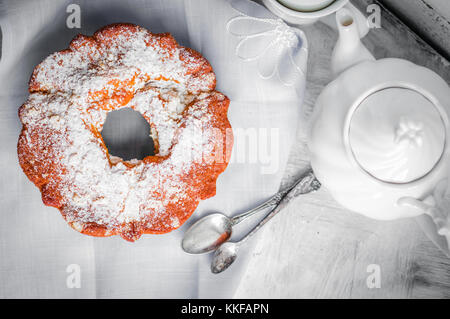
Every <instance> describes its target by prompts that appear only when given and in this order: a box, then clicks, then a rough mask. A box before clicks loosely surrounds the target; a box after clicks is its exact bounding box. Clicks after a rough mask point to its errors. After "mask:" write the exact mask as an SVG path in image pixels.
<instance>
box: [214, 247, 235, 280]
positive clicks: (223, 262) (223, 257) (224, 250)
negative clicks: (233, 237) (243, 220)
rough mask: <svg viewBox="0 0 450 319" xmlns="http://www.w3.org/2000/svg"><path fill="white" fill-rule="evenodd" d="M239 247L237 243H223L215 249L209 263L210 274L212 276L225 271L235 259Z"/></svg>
mask: <svg viewBox="0 0 450 319" xmlns="http://www.w3.org/2000/svg"><path fill="white" fill-rule="evenodd" d="M238 248H239V245H238V244H237V243H232V242H228V243H224V244H223V245H222V246H220V247H219V248H217V250H216V251H215V253H214V258H213V260H212V263H211V272H212V273H214V274H218V273H221V272H222V271H224V270H225V269H227V268H228V267H229V266H230V265H231V264H232V263H233V262H234V261H235V260H236V258H237V252H238Z"/></svg>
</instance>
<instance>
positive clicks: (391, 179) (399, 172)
mask: <svg viewBox="0 0 450 319" xmlns="http://www.w3.org/2000/svg"><path fill="white" fill-rule="evenodd" d="M445 132H446V131H445V124H444V121H443V119H442V117H441V114H440V112H439V110H438V109H437V108H436V106H435V105H434V103H433V102H432V101H430V100H429V99H428V98H426V97H425V96H424V95H422V94H421V93H420V92H418V91H416V90H413V89H409V88H401V87H389V88H385V89H382V90H379V91H377V92H375V93H372V94H371V95H369V96H368V97H366V98H365V99H364V100H363V101H362V102H361V103H360V104H359V105H358V106H357V107H356V109H355V111H354V113H353V115H352V117H351V120H350V125H349V131H348V142H349V146H350V150H351V153H352V155H353V157H354V159H355V160H356V163H357V164H358V165H359V166H360V167H361V168H362V169H363V170H364V171H365V172H366V173H368V174H370V175H372V176H373V177H375V178H377V179H379V180H381V181H383V182H388V183H409V182H412V181H415V180H418V179H420V178H422V177H424V176H425V175H427V174H428V173H429V172H430V171H431V170H432V169H433V168H434V167H435V165H436V164H437V163H438V162H439V160H440V158H441V156H442V154H443V152H444V148H445V135H446V133H445Z"/></svg>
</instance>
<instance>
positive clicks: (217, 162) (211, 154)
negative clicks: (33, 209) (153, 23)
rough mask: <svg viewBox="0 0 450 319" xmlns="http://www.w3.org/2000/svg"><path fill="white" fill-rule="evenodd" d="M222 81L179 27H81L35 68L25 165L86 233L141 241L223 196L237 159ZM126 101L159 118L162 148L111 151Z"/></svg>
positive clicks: (26, 112)
mask: <svg viewBox="0 0 450 319" xmlns="http://www.w3.org/2000/svg"><path fill="white" fill-rule="evenodd" d="M215 84H216V80H215V75H214V73H213V70H212V68H211V66H210V64H209V63H208V61H207V60H206V59H205V58H203V57H202V56H201V55H200V54H199V53H198V52H196V51H194V50H192V49H189V48H185V47H182V46H180V45H178V44H177V43H176V41H175V40H174V38H173V37H172V36H171V35H170V34H152V33H150V32H149V31H147V30H146V29H144V28H142V27H139V26H136V25H131V24H114V25H110V26H106V27H104V28H102V29H100V30H98V31H97V32H95V33H94V35H93V36H92V37H89V36H84V35H78V36H77V37H75V38H74V39H73V40H72V42H71V43H70V46H69V48H68V49H66V50H63V51H60V52H56V53H54V54H52V55H50V56H49V57H47V58H46V59H45V60H44V61H43V62H42V63H40V64H39V65H38V66H36V68H35V69H34V71H33V74H32V76H31V79H30V83H29V91H30V96H29V98H28V100H27V101H26V102H25V103H24V104H23V105H22V106H21V107H20V109H19V117H20V119H21V122H22V124H23V127H22V131H21V134H20V137H19V141H18V156H19V163H20V165H21V167H22V169H23V171H24V173H25V174H26V176H27V177H28V178H29V179H30V180H31V181H32V182H33V183H34V184H35V185H36V186H37V187H38V188H39V189H40V191H41V193H42V200H43V202H44V204H45V205H49V206H53V207H56V208H58V209H59V210H60V211H61V214H62V215H63V217H64V218H65V219H66V221H67V222H68V223H69V224H70V225H71V226H72V227H73V228H74V229H76V230H77V231H79V232H81V233H83V234H87V235H91V236H100V237H104V236H111V235H120V236H122V237H123V238H124V239H126V240H129V241H135V240H137V239H138V238H139V237H140V236H141V235H142V234H144V233H145V234H162V233H167V232H170V231H171V230H173V229H176V228H178V227H179V226H181V225H182V224H183V223H184V222H185V221H186V220H187V219H188V218H189V217H190V216H191V214H192V213H193V212H194V210H195V209H196V207H197V205H198V203H199V201H200V200H203V199H206V198H209V197H211V196H214V195H215V187H216V179H217V177H218V176H219V174H221V173H222V172H223V171H224V170H225V168H226V166H227V165H228V162H229V159H230V153H231V147H232V141H233V138H232V131H231V126H230V124H229V122H228V119H227V110H228V106H229V100H228V98H227V97H226V96H224V95H223V94H221V93H220V92H217V91H215V90H214V88H215ZM122 107H130V108H133V109H134V110H136V111H138V112H140V113H141V114H142V115H143V116H144V118H145V119H146V120H147V121H148V122H149V123H150V126H151V129H152V132H153V133H152V137H153V138H154V140H155V145H156V146H157V150H158V152H159V153H158V154H157V155H155V156H147V157H146V158H144V159H143V160H140V161H137V160H136V161H123V160H121V159H118V158H116V157H113V156H111V155H110V154H109V153H108V150H107V148H106V146H105V143H104V142H103V140H102V138H101V135H100V132H101V129H102V127H103V123H104V120H105V118H106V115H107V113H108V112H109V111H112V110H117V109H120V108H122ZM198 133H200V134H198Z"/></svg>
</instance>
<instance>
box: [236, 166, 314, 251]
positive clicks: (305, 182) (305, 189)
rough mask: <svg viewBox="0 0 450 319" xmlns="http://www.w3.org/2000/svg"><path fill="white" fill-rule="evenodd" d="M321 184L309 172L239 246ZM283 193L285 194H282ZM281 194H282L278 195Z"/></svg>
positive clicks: (288, 190)
mask: <svg viewBox="0 0 450 319" xmlns="http://www.w3.org/2000/svg"><path fill="white" fill-rule="evenodd" d="M320 186H321V184H320V182H319V181H318V180H317V179H316V176H315V175H314V172H313V171H312V170H311V169H310V170H308V171H307V172H306V173H305V174H304V175H303V176H302V177H301V178H300V179H299V180H298V181H296V182H295V183H294V185H292V186H291V187H289V188H288V189H287V190H286V191H284V195H283V197H282V198H281V200H280V202H279V203H278V205H277V206H276V207H275V208H273V209H272V210H271V211H270V212H269V213H268V214H267V216H266V217H264V219H263V220H261V221H260V222H259V223H258V224H257V225H256V226H255V227H254V228H253V229H252V230H251V231H250V232H249V233H248V234H247V235H245V236H244V237H243V238H242V239H241V240H240V241H239V242H237V243H238V244H239V245H240V244H242V243H244V242H245V241H247V239H249V238H250V237H251V236H252V235H254V234H255V233H256V232H257V231H258V230H259V229H260V228H261V227H262V226H264V225H265V224H266V223H267V222H268V221H269V220H270V219H272V217H273V216H275V215H276V214H278V213H279V212H280V211H281V210H282V209H283V208H285V207H286V206H287V205H288V204H289V202H290V201H291V200H292V199H294V198H295V197H297V196H298V195H301V194H307V193H310V192H313V191H316V190H318V189H319V188H320ZM281 193H283V192H281ZM278 194H280V193H278Z"/></svg>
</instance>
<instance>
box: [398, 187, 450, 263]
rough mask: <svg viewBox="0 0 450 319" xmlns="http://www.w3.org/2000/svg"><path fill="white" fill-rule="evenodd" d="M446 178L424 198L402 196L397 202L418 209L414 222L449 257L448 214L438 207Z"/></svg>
mask: <svg viewBox="0 0 450 319" xmlns="http://www.w3.org/2000/svg"><path fill="white" fill-rule="evenodd" d="M447 185H448V183H447V180H441V181H440V182H439V183H438V184H437V186H436V187H435V189H434V191H433V194H431V195H429V196H427V197H426V198H425V199H424V200H419V199H416V198H413V197H402V198H400V199H399V200H398V204H399V205H402V206H407V207H411V208H412V209H417V210H419V211H420V212H421V213H422V214H421V215H419V216H417V217H416V218H415V219H416V222H417V223H418V224H419V225H420V226H421V228H422V230H423V231H424V232H425V233H426V234H427V236H428V237H429V238H430V239H431V241H433V242H434V243H435V244H436V245H437V246H438V247H439V248H440V249H441V250H442V251H443V252H444V253H445V254H446V255H447V256H449V257H450V214H449V212H446V211H444V210H443V209H441V208H439V207H438V204H439V202H440V201H441V200H442V199H443V198H444V196H445V192H446V190H447Z"/></svg>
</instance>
